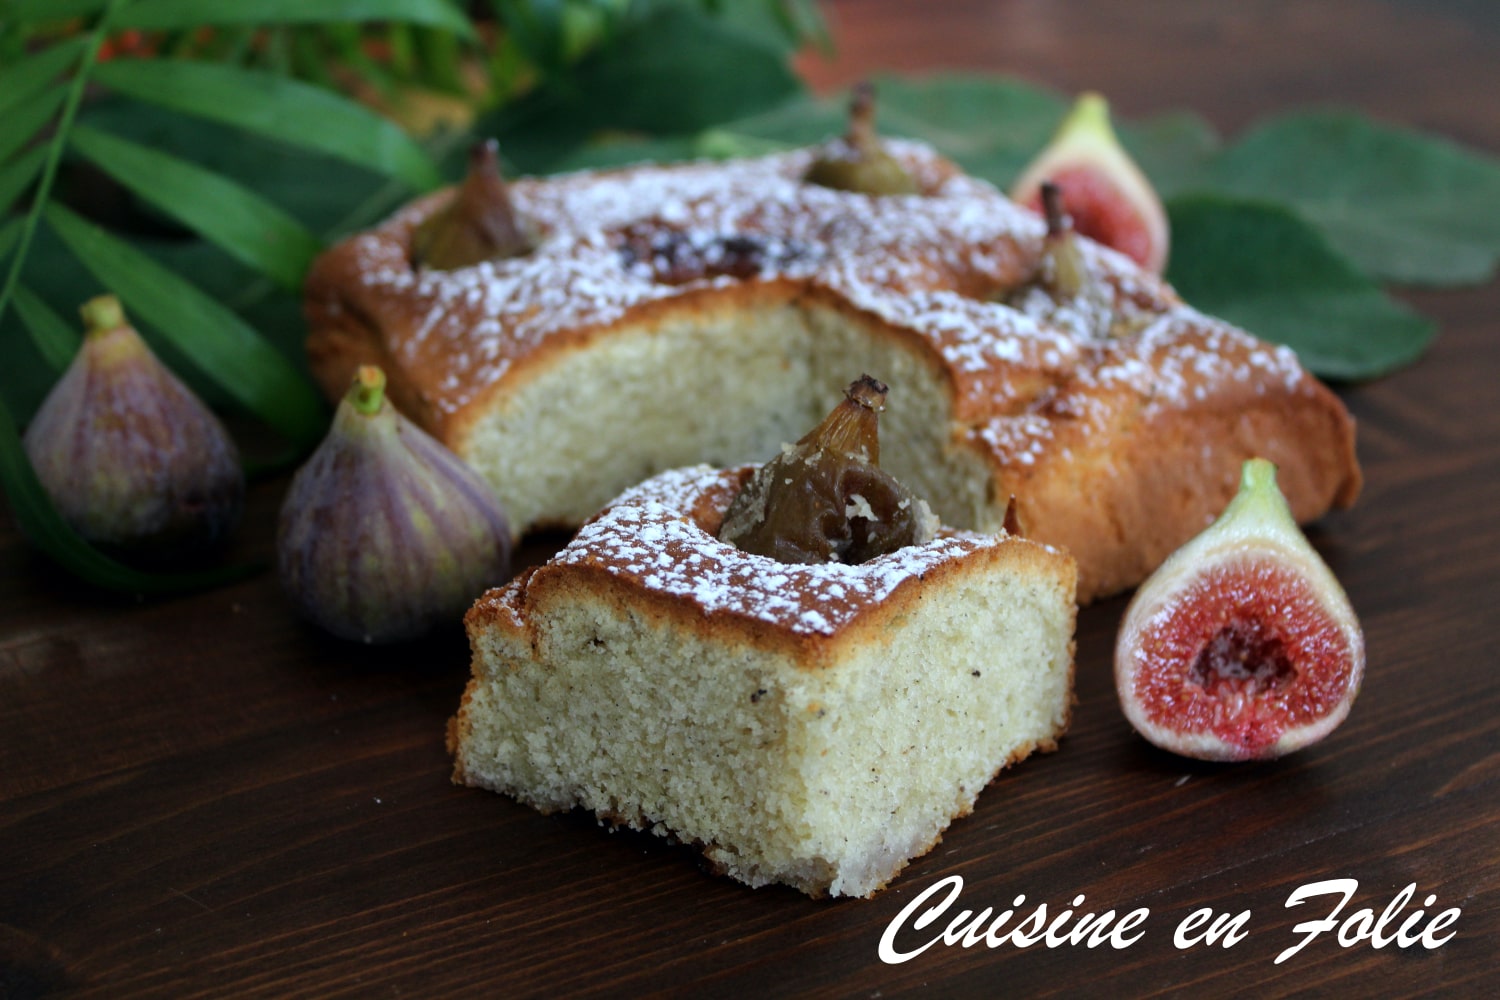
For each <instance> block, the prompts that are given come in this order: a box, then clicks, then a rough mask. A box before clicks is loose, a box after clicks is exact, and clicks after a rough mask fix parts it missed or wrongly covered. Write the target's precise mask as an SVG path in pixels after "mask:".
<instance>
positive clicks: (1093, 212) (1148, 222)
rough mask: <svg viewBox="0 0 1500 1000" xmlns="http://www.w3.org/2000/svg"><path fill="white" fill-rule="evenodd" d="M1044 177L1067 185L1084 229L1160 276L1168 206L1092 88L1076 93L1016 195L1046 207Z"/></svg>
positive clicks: (1069, 204) (1067, 197) (1070, 205)
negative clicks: (1066, 112)
mask: <svg viewBox="0 0 1500 1000" xmlns="http://www.w3.org/2000/svg"><path fill="white" fill-rule="evenodd" d="M1043 181H1052V182H1053V183H1055V184H1057V185H1058V186H1059V187H1061V188H1062V189H1063V192H1064V202H1065V205H1066V208H1067V212H1068V214H1069V215H1071V216H1072V217H1073V225H1074V226H1075V227H1077V229H1078V231H1079V232H1080V233H1082V234H1083V235H1085V236H1087V237H1089V238H1090V239H1094V240H1098V241H1099V242H1100V243H1103V244H1104V245H1105V246H1108V247H1112V248H1114V249H1115V250H1118V251H1120V252H1121V253H1123V254H1125V256H1127V257H1129V258H1130V259H1132V260H1134V261H1135V262H1136V263H1137V264H1139V265H1141V266H1142V267H1144V268H1146V269H1147V270H1149V271H1152V272H1154V273H1156V274H1161V273H1162V271H1164V270H1165V269H1166V266H1167V245H1168V240H1169V230H1168V226H1167V213H1166V210H1165V209H1163V208H1162V204H1161V199H1160V198H1159V197H1158V196H1157V194H1156V189H1155V188H1153V187H1152V186H1151V182H1150V181H1149V180H1147V179H1146V175H1145V174H1143V173H1141V169H1140V167H1138V166H1136V164H1135V161H1134V160H1132V159H1131V158H1130V154H1128V153H1126V152H1125V150H1124V148H1123V147H1121V145H1120V140H1119V139H1118V138H1116V136H1115V131H1114V128H1113V127H1112V126H1111V125H1110V121H1109V104H1108V103H1107V102H1106V101H1105V100H1104V98H1103V97H1101V96H1100V95H1098V94H1093V93H1089V94H1084V95H1082V96H1081V97H1079V98H1078V100H1077V102H1076V103H1074V105H1073V109H1072V111H1070V112H1069V113H1068V116H1067V117H1066V118H1064V119H1063V123H1062V125H1061V126H1060V127H1059V128H1058V130H1057V134H1056V135H1055V136H1053V138H1052V141H1051V142H1049V143H1048V144H1047V146H1046V148H1044V149H1043V150H1042V152H1041V153H1039V154H1038V155H1037V157H1036V159H1034V160H1033V161H1032V162H1031V163H1030V165H1028V166H1027V167H1026V169H1025V170H1024V171H1022V173H1021V176H1020V177H1019V178H1018V179H1017V180H1016V182H1015V184H1014V185H1013V186H1012V187H1011V198H1012V199H1014V200H1015V201H1017V202H1019V203H1020V204H1022V205H1026V206H1028V207H1030V208H1031V209H1032V210H1034V211H1041V209H1042V195H1041V192H1042V182H1043Z"/></svg>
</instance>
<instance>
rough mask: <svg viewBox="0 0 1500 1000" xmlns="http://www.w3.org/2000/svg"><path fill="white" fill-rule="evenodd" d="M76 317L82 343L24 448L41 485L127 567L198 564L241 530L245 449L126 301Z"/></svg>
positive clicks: (108, 299) (102, 299)
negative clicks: (139, 325)
mask: <svg viewBox="0 0 1500 1000" xmlns="http://www.w3.org/2000/svg"><path fill="white" fill-rule="evenodd" d="M80 312H81V313H82V315H83V318H84V323H85V326H86V328H87V332H86V333H85V334H84V338H83V344H82V345H81V346H80V347H79V349H78V353H77V354H76V355H75V356H74V358H73V361H72V363H71V364H69V366H68V369H67V371H66V372H64V373H63V376H62V378H61V379H59V380H58V382H57V384H56V385H55V386H53V388H52V391H51V392H50V393H48V395H47V398H46V399H45V400H44V401H43V402H42V405H41V408H40V409H38V410H37V413H36V416H35V418H34V419H33V420H32V422H31V425H30V426H29V427H27V428H26V435H25V438H24V439H23V441H24V445H25V449H26V455H27V457H28V458H29V459H30V460H31V464H32V466H33V467H34V468H35V469H36V474H37V478H38V479H39V480H41V483H42V486H43V487H44V488H45V489H46V491H47V494H48V496H50V497H51V498H52V502H53V504H54V505H55V506H56V507H57V509H58V513H60V514H61V515H62V517H63V519H64V520H65V521H67V522H68V524H70V525H71V526H72V527H73V529H74V530H76V531H77V532H78V533H79V534H80V535H82V536H83V537H84V538H85V539H87V540H88V541H89V542H91V543H93V544H94V545H96V546H97V547H99V548H100V549H101V550H103V551H105V552H107V553H108V554H110V555H112V556H114V557H116V558H118V559H120V560H121V561H124V562H127V563H130V564H132V565H137V566H146V567H152V566H157V567H170V566H174V565H182V564H187V563H192V562H198V561H202V560H204V559H205V558H207V557H208V556H211V555H213V554H215V553H217V551H218V550H219V549H220V548H222V546H223V544H224V542H225V541H226V540H227V539H228V537H229V534H230V532H232V531H233V529H234V527H235V526H236V525H237V524H238V523H239V519H240V513H241V511H242V509H243V507H244V499H245V475H244V471H243V469H242V468H241V465H240V456H239V451H238V449H236V447H235V445H234V441H233V440H232V439H231V438H230V436H229V432H228V431H227V430H225V428H224V425H223V424H222V423H220V421H219V419H218V418H217V417H216V416H214V414H213V413H212V412H211V411H210V410H209V409H208V407H207V406H205V405H204V404H203V402H202V401H201V400H199V399H198V397H197V396H195V395H194V394H193V392H192V390H190V389H189V388H188V387H187V386H186V385H184V384H183V383H182V382H181V381H180V380H179V379H178V378H177V377H176V376H175V375H173V374H172V373H171V372H170V371H169V370H168V369H167V368H166V366H165V365H163V364H162V363H161V361H159V360H158V359H157V357H156V355H155V354H153V353H152V352H151V348H150V347H148V346H147V345H146V342H145V341H144V340H142V339H141V335H140V334H139V333H138V332H136V330H135V329H134V328H133V327H132V326H130V324H129V323H128V322H127V321H126V318H125V313H124V310H123V309H122V308H121V306H120V301H119V299H117V298H115V297H114V296H112V295H102V296H99V297H97V298H94V299H90V300H89V301H88V302H86V303H85V304H84V305H83V307H82V308H81V310H80Z"/></svg>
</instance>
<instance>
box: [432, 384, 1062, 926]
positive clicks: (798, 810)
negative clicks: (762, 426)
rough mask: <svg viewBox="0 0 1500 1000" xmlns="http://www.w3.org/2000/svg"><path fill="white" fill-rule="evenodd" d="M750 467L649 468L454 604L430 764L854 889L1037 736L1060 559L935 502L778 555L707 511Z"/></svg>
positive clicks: (712, 853)
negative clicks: (893, 526)
mask: <svg viewBox="0 0 1500 1000" xmlns="http://www.w3.org/2000/svg"><path fill="white" fill-rule="evenodd" d="M872 383H874V380H873V379H872V380H868V381H866V380H861V381H860V382H857V383H855V386H854V387H852V388H851V390H850V396H849V398H847V399H846V400H845V402H844V403H841V404H839V407H838V408H836V409H835V411H834V413H833V415H831V416H830V417H829V418H828V419H827V420H825V421H824V423H823V424H821V425H819V429H818V430H817V431H815V432H814V433H813V434H812V435H809V437H808V438H807V439H804V441H803V442H802V443H800V444H799V445H798V446H796V447H794V448H791V449H790V450H789V451H788V452H787V455H789V456H791V455H800V456H801V457H796V458H793V459H791V461H793V462H796V461H804V460H805V459H806V458H807V457H808V451H807V446H808V445H809V442H821V446H822V447H821V448H820V449H819V451H828V450H829V449H830V448H831V449H832V453H834V454H836V455H842V456H844V457H845V458H848V456H849V454H850V453H849V451H848V450H847V449H849V448H853V449H854V450H855V452H856V453H858V452H861V451H863V450H864V449H861V448H860V446H859V445H858V443H857V442H858V441H860V440H861V439H862V438H864V433H863V432H862V431H861V430H860V425H862V424H865V423H866V422H867V421H870V419H871V417H872V416H873V412H874V411H873V409H871V410H870V411H869V416H865V415H862V414H860V413H859V412H857V411H858V410H859V409H863V408H866V407H867V405H868V402H870V399H869V396H868V395H867V394H869V393H872V392H873V389H874V385H872ZM874 384H877V385H878V383H874ZM862 400H865V401H862ZM851 431H852V433H850V432H851ZM841 432H842V433H841ZM830 441H837V442H841V444H834V445H830ZM866 447H867V448H868V451H867V452H865V454H864V456H863V457H866V458H873V457H874V455H873V440H872V439H871V442H870V444H869V445H867V446H866ZM799 448H802V449H803V450H802V451H801V452H798V449H799ZM784 457H785V456H784ZM812 459H813V461H812V464H811V466H810V467H809V468H810V470H811V477H810V478H812V479H818V480H819V482H820V484H821V485H826V483H824V482H823V480H822V478H821V477H822V473H823V471H824V470H823V468H822V466H821V462H822V461H823V460H822V459H821V458H819V457H818V451H815V452H813V453H812ZM778 461H781V460H779V459H778ZM849 466H850V469H852V470H853V472H852V475H853V476H856V477H863V481H864V483H865V485H864V486H863V487H862V488H863V489H866V490H868V491H869V492H870V494H871V495H878V496H879V497H880V499H879V500H878V501H876V500H871V501H869V509H870V510H874V509H875V508H876V504H877V502H878V503H879V504H881V505H882V507H884V506H885V505H890V506H894V507H897V508H899V507H900V505H901V503H902V502H904V501H905V500H906V499H907V497H905V496H903V497H902V499H901V500H896V499H894V498H895V497H896V496H897V492H896V491H898V490H899V487H895V486H892V485H891V483H889V482H882V485H880V486H879V487H873V486H870V485H869V484H870V483H873V482H874V481H875V480H874V479H873V478H871V473H872V472H878V471H879V470H878V469H877V468H875V467H874V466H873V464H865V463H849ZM770 467H771V466H769V465H768V466H766V467H764V468H770ZM782 471H783V472H790V471H792V470H790V469H787V468H785V463H783V467H782ZM847 471H849V470H848V469H846V472H847ZM763 472H764V469H762V470H760V471H757V468H756V467H754V466H746V467H743V468H737V469H713V468H710V467H708V466H696V467H693V468H688V469H681V470H677V471H674V472H667V473H663V474H661V475H659V476H657V477H655V478H654V479H651V480H648V481H647V482H646V483H644V484H642V485H640V486H637V487H635V488H633V489H631V490H629V491H627V492H626V493H625V494H623V495H622V496H620V497H619V498H618V499H616V500H615V502H613V503H612V504H610V505H609V506H608V507H607V508H606V509H605V510H604V511H603V512H602V513H600V514H598V515H596V516H595V517H594V518H593V519H592V520H590V521H589V522H588V523H586V524H585V525H584V526H583V527H582V528H581V529H580V530H579V532H578V534H577V535H576V536H575V537H574V539H573V540H572V541H571V542H570V543H569V544H568V545H567V546H565V547H564V548H563V549H562V550H561V551H560V552H559V553H558V554H557V555H556V556H555V557H553V559H552V560H551V561H549V562H548V563H546V564H545V565H543V566H540V567H537V568H535V569H532V570H530V571H528V572H526V573H524V574H523V575H522V576H520V577H518V578H517V579H516V580H514V581H512V582H511V583H510V584H509V585H507V586H505V587H503V588H501V589H498V590H493V591H491V592H490V593H489V594H487V595H485V596H484V597H483V598H482V599H481V600H480V601H479V602H478V603H477V604H476V605H475V606H474V608H473V610H471V611H470V612H469V615H468V617H467V619H466V625H467V627H468V631H469V638H470V643H471V646H472V648H473V652H474V659H473V677H472V679H471V680H470V682H469V686H468V689H467V690H466V692H465V693H464V698H463V704H462V705H461V707H460V708H459V711H458V714H457V716H456V717H455V718H454V719H453V722H452V724H451V726H450V729H449V748H450V749H451V750H452V752H453V754H454V758H455V767H454V780H455V781H456V782H458V783H460V784H467V785H474V786H478V787H481V788H488V789H492V790H494V791H498V792H503V793H505V794H508V795H511V796H514V797H515V798H516V799H518V800H519V801H521V802H524V803H528V804H530V805H532V806H535V807H536V808H538V809H540V810H542V811H543V812H552V811H555V810H561V809H571V808H575V807H579V808H583V809H587V810H590V811H592V812H593V813H595V814H596V815H597V816H598V817H599V818H600V819H602V820H607V821H609V822H611V823H614V824H617V825H623V826H627V827H632V828H634V829H637V830H649V831H651V832H653V833H656V834H658V835H661V836H666V837H670V838H673V839H675V840H678V841H681V842H684V843H688V844H694V845H697V846H699V847H701V848H702V850H703V854H704V856H705V857H706V858H707V860H708V862H709V864H710V865H711V866H712V867H713V868H714V869H715V870H716V871H719V872H721V873H724V874H728V875H730V876H732V877H734V878H736V879H739V880H740V881H742V882H745V883H747V884H749V885H752V886H761V885H766V884H769V883H784V884H786V885H790V886H793V887H795V888H797V889H800V890H801V891H803V892H806V893H808V894H810V895H814V896H823V895H830V894H831V895H836V896H869V895H871V894H873V893H874V892H875V891H877V890H878V889H880V888H881V887H882V886H884V885H885V884H886V883H888V882H889V881H890V880H891V879H892V878H893V877H894V876H895V875H896V873H897V872H899V871H900V870H901V869H902V868H904V867H905V866H906V865H907V863H908V862H909V861H911V860H912V859H913V858H915V857H918V856H920V855H922V854H924V853H926V852H927V851H928V850H930V849H931V848H932V846H933V845H934V844H936V843H937V841H938V840H939V839H940V838H941V837H942V834H943V831H944V830H945V829H946V828H947V827H948V825H949V823H950V822H952V820H953V819H955V818H957V817H959V816H963V815H966V814H967V813H969V812H970V811H971V810H972V809H973V807H974V802H975V799H976V797H977V796H978V795H979V793H980V791H981V790H982V789H983V788H984V787H985V785H987V784H988V783H989V781H990V779H991V778H993V777H994V776H995V774H996V773H997V772H998V771H999V770H1000V769H1001V768H1004V767H1006V766H1008V765H1010V764H1013V763H1015V762H1017V761H1019V760H1021V759H1022V758H1024V757H1026V756H1028V755H1029V754H1031V753H1032V752H1033V751H1037V750H1050V749H1053V748H1055V747H1056V745H1057V740H1058V738H1059V737H1060V736H1061V735H1062V733H1063V731H1064V729H1065V728H1066V727H1067V723H1068V718H1069V713H1070V710H1071V705H1072V683H1073V626H1074V620H1075V615H1076V605H1075V603H1074V597H1075V588H1076V585H1077V567H1076V565H1075V564H1074V562H1073V560H1072V558H1071V557H1070V556H1068V555H1066V554H1065V553H1063V552H1061V551H1059V550H1057V549H1053V548H1050V547H1048V546H1046V545H1042V544H1039V543H1036V542H1032V541H1028V540H1026V539H1023V538H1020V537H1018V536H1016V535H1012V534H1008V533H1003V532H1002V533H997V534H986V533H978V532H962V531H954V530H952V529H949V528H939V529H938V530H937V531H936V532H935V533H933V534H932V535H931V537H929V538H926V539H925V540H918V539H919V538H920V537H921V536H920V535H917V536H914V537H913V540H912V542H911V544H902V545H895V546H894V547H891V548H889V549H888V550H885V551H881V552H879V553H873V554H871V555H870V557H869V558H868V559H867V560H866V561H863V562H855V561H854V560H853V559H852V558H850V559H841V560H829V559H827V558H826V557H825V558H821V559H812V560H805V559H801V560H798V561H796V562H792V563H785V562H778V561H776V560H775V559H773V558H770V557H768V556H765V555H759V554H756V553H754V552H747V551H744V550H743V549H741V548H737V547H736V546H735V545H733V544H731V543H729V542H727V541H724V540H723V538H722V537H721V529H722V527H723V524H724V521H725V517H726V513H727V512H728V511H729V510H730V509H731V505H732V504H734V503H735V502H736V497H744V496H745V495H746V494H747V492H749V491H748V490H747V484H750V483H753V482H755V481H757V480H758V479H759V478H760V477H761V476H762V474H763ZM877 490H883V491H887V492H888V493H889V495H886V494H883V493H877ZM851 495H852V494H851ZM861 495H862V496H863V494H861ZM866 499H867V500H868V499H869V498H868V497H867V498H866ZM851 506H853V507H856V508H859V509H861V510H863V509H864V507H863V505H861V504H859V503H858V502H854V503H852V504H851ZM802 509H805V510H809V511H810V512H812V513H813V514H814V516H819V517H821V516H824V515H825V514H826V513H828V511H827V510H826V509H824V508H823V507H822V506H821V505H816V504H815V505H813V507H811V508H802ZM839 515H840V516H841V517H842V516H844V515H843V514H842V512H839ZM785 516H787V515H786V513H785V512H782V513H779V514H777V515H776V517H777V519H780V518H783V517H785ZM845 520H846V521H848V520H854V521H858V520H860V518H858V517H854V518H849V517H845ZM881 523H884V522H881ZM801 534H802V535H808V534H810V533H809V532H808V531H807V530H806V527H805V526H804V529H803V531H802V532H801ZM822 534H824V535H827V536H834V535H837V534H838V531H837V529H834V530H829V531H826V532H823V533H822ZM826 540H827V538H824V541H826ZM847 551H848V550H846V553H847Z"/></svg>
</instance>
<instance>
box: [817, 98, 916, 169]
mask: <svg viewBox="0 0 1500 1000" xmlns="http://www.w3.org/2000/svg"><path fill="white" fill-rule="evenodd" d="M806 180H807V182H808V183H809V184H817V185H819V186H821V187H826V188H836V189H837V190H840V191H857V192H859V193H860V194H871V195H884V194H916V193H917V182H916V180H915V179H914V178H913V177H912V175H911V172H910V171H908V170H907V169H906V168H905V167H903V166H902V165H901V163H900V161H898V160H897V159H896V158H895V157H894V156H892V155H891V154H890V153H889V152H887V151H886V149H885V147H884V146H883V145H882V144H881V141H880V136H879V135H878V134H877V133H876V131H875V88H874V87H873V86H871V85H870V84H869V83H868V82H863V83H859V84H857V85H856V86H855V88H854V93H853V94H852V95H851V96H850V98H849V131H848V132H847V133H846V134H844V135H843V136H842V137H840V138H837V139H833V140H831V141H829V142H827V143H825V144H824V146H823V148H822V150H821V151H820V152H819V153H818V156H817V158H816V159H814V160H813V162H812V166H810V167H808V169H807V176H806Z"/></svg>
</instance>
